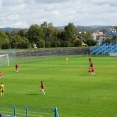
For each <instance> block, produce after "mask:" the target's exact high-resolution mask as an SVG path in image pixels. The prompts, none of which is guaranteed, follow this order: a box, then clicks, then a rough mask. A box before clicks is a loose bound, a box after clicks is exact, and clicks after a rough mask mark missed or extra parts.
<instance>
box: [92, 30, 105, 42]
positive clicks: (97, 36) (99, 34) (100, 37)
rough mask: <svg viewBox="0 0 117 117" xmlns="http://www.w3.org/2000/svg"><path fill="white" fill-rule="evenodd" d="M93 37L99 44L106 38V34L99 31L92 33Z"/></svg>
mask: <svg viewBox="0 0 117 117" xmlns="http://www.w3.org/2000/svg"><path fill="white" fill-rule="evenodd" d="M92 37H93V39H94V40H95V41H98V42H99V44H101V43H102V42H103V40H104V39H105V35H104V34H103V32H99V31H97V32H94V33H92Z"/></svg>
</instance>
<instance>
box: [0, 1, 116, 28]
mask: <svg viewBox="0 0 117 117" xmlns="http://www.w3.org/2000/svg"><path fill="white" fill-rule="evenodd" d="M43 22H47V23H52V24H53V26H67V25H68V23H73V24H74V25H75V26H94V25H101V26H117V0H0V28H5V27H12V28H29V27H30V26H31V25H33V24H38V25H40V24H42V23H43Z"/></svg>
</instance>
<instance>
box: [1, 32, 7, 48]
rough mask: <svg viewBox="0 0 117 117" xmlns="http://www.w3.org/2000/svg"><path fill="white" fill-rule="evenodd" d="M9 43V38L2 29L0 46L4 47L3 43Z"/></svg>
mask: <svg viewBox="0 0 117 117" xmlns="http://www.w3.org/2000/svg"><path fill="white" fill-rule="evenodd" d="M5 43H6V44H7V43H9V39H8V37H7V36H6V34H5V32H3V31H2V30H0V48H2V45H3V44H5Z"/></svg>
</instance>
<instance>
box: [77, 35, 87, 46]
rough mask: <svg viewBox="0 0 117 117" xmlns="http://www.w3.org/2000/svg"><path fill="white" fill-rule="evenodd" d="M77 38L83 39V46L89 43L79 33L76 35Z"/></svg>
mask: <svg viewBox="0 0 117 117" xmlns="http://www.w3.org/2000/svg"><path fill="white" fill-rule="evenodd" d="M76 40H81V41H82V45H83V46H86V45H87V42H86V40H85V39H83V38H82V37H81V36H79V35H77V36H76Z"/></svg>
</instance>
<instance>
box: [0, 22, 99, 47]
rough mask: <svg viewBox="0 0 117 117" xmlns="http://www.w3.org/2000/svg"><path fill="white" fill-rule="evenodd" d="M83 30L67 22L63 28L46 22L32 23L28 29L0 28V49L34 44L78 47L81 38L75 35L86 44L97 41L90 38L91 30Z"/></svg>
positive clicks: (92, 43)
mask: <svg viewBox="0 0 117 117" xmlns="http://www.w3.org/2000/svg"><path fill="white" fill-rule="evenodd" d="M79 32H81V33H79ZM84 32H85V31H84V30H81V29H80V28H76V27H75V26H74V24H73V23H68V25H67V26H65V27H64V29H57V27H55V26H53V24H52V23H47V22H43V23H42V24H41V25H38V24H33V25H31V26H30V27H29V29H14V30H12V31H8V30H6V31H2V30H0V49H9V48H19V49H25V48H34V44H36V46H37V47H38V48H51V47H80V46H82V40H77V39H76V37H77V35H79V36H81V37H82V38H83V39H85V40H86V43H87V45H88V46H93V45H95V44H96V43H97V41H95V40H93V39H92V32H91V31H88V32H85V33H84Z"/></svg>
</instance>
